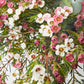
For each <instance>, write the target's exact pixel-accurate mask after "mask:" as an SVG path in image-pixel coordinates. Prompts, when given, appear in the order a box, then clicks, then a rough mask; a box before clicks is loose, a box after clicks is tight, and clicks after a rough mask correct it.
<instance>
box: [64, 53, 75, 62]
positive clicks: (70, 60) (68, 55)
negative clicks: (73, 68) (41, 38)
mask: <svg viewBox="0 0 84 84" xmlns="http://www.w3.org/2000/svg"><path fill="white" fill-rule="evenodd" d="M65 58H66V60H67V61H69V62H73V61H74V55H73V54H72V53H68V54H67V55H66V57H65Z"/></svg>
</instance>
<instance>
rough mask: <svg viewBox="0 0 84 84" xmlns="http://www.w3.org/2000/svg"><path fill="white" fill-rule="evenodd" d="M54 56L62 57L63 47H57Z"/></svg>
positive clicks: (63, 53)
mask: <svg viewBox="0 0 84 84" xmlns="http://www.w3.org/2000/svg"><path fill="white" fill-rule="evenodd" d="M55 54H56V55H60V56H62V57H63V56H64V55H65V45H62V44H61V45H57V46H56V52H55Z"/></svg>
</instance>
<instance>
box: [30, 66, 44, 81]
mask: <svg viewBox="0 0 84 84" xmlns="http://www.w3.org/2000/svg"><path fill="white" fill-rule="evenodd" d="M31 72H32V80H35V81H37V80H39V77H40V75H43V74H44V73H45V68H44V67H43V66H42V65H35V66H34V67H33V69H32V71H31Z"/></svg>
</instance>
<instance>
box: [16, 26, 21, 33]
mask: <svg viewBox="0 0 84 84" xmlns="http://www.w3.org/2000/svg"><path fill="white" fill-rule="evenodd" d="M21 29H22V27H21V26H19V27H15V29H14V31H16V32H18V33H20V32H21Z"/></svg>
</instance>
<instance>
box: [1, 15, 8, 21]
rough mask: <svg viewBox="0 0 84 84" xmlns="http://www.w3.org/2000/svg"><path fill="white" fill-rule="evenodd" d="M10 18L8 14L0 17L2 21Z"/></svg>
mask: <svg viewBox="0 0 84 84" xmlns="http://www.w3.org/2000/svg"><path fill="white" fill-rule="evenodd" d="M7 18H8V15H7V14H4V15H1V16H0V19H1V20H6V19H7Z"/></svg>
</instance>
